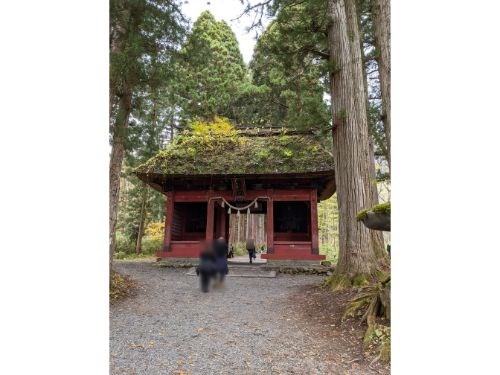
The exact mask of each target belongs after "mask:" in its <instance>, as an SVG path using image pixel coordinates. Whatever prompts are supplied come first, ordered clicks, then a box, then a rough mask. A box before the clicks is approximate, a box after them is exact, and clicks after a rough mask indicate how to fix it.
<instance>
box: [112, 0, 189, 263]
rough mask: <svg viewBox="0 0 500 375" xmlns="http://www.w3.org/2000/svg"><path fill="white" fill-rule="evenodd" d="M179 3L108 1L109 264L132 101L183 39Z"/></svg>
mask: <svg viewBox="0 0 500 375" xmlns="http://www.w3.org/2000/svg"><path fill="white" fill-rule="evenodd" d="M183 31H184V28H183V17H182V14H181V13H180V10H179V7H178V5H177V2H175V1H167V0H111V1H110V90H109V91H110V100H109V102H110V135H111V157H110V164H109V236H110V237H109V263H110V268H111V266H112V259H113V253H114V250H115V231H116V222H117V216H118V203H119V198H120V173H121V169H122V163H123V159H124V156H125V152H126V150H127V147H128V130H129V120H130V114H131V111H132V109H133V100H134V97H135V96H136V95H137V92H138V91H139V90H140V89H144V87H145V86H147V85H148V84H150V83H152V81H154V80H155V78H157V77H156V76H155V74H156V72H157V69H156V67H158V65H156V64H155V65H153V64H152V62H157V63H159V65H163V66H165V65H168V64H169V63H170V57H171V55H172V53H173V51H174V50H175V48H176V46H177V45H178V44H179V43H180V42H181V39H182V36H183Z"/></svg>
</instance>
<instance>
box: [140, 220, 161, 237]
mask: <svg viewBox="0 0 500 375" xmlns="http://www.w3.org/2000/svg"><path fill="white" fill-rule="evenodd" d="M164 233H165V223H164V222H152V223H149V224H148V225H147V227H146V229H145V231H144V234H145V235H146V236H148V237H150V238H153V239H155V240H159V241H162V240H163V235H164Z"/></svg>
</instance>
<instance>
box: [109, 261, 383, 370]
mask: <svg viewBox="0 0 500 375" xmlns="http://www.w3.org/2000/svg"><path fill="white" fill-rule="evenodd" d="M115 269H116V270H117V271H118V272H120V273H122V274H126V275H129V276H131V277H132V278H133V279H134V280H135V281H136V282H137V284H138V291H137V293H136V295H135V296H134V297H131V298H127V299H125V300H123V301H121V302H117V303H116V304H113V305H112V306H111V309H110V330H111V332H110V353H111V357H110V365H111V374H379V373H386V372H385V371H383V369H382V370H380V368H372V367H368V366H366V365H362V366H360V365H359V364H357V363H356V362H359V358H356V355H359V353H355V355H354V356H353V355H351V354H350V353H347V354H346V353H342V352H343V345H345V344H346V343H345V342H343V341H342V340H340V338H339V340H337V341H336V340H335V338H334V337H333V339H332V335H331V334H329V333H328V334H326V333H325V334H323V333H322V332H329V330H330V327H328V326H326V327H324V326H323V328H321V327H318V326H317V325H316V327H314V325H315V324H314V323H311V324H308V321H307V319H308V315H307V314H305V313H303V312H301V309H302V306H300V303H299V304H297V298H300V296H301V295H302V294H304V288H312V286H313V285H316V284H318V283H319V282H321V280H322V277H319V276H306V275H294V276H290V275H279V276H278V277H277V278H274V279H260V278H252V279H248V278H229V279H228V280H227V281H226V284H225V285H224V286H223V287H222V288H219V289H215V290H213V291H212V292H210V293H207V294H204V293H201V292H200V290H199V286H198V278H197V277H193V276H187V275H185V273H186V270H185V269H171V268H157V267H155V266H154V265H153V264H151V263H140V262H130V263H127V262H120V263H117V264H116V266H115ZM304 315H305V318H304ZM309 315H310V313H309ZM310 320H311V321H314V317H310ZM322 330H323V331H322ZM362 362H363V363H364V362H366V361H365V360H363V361H362Z"/></svg>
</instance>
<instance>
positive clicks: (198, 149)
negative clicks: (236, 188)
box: [136, 131, 334, 176]
mask: <svg viewBox="0 0 500 375" xmlns="http://www.w3.org/2000/svg"><path fill="white" fill-rule="evenodd" d="M333 170H334V167H333V156H332V154H331V153H330V152H328V151H327V150H326V149H325V148H324V147H323V146H322V145H321V144H320V142H319V140H318V139H317V138H316V137H314V136H313V135H305V134H293V135H290V134H286V132H283V133H281V134H279V135H276V134H274V135H266V136H255V134H253V135H251V136H249V135H248V134H245V133H242V132H239V131H230V132H229V133H224V134H214V133H210V132H209V133H200V132H198V133H196V132H184V133H183V134H182V135H180V136H179V137H177V138H176V139H175V140H174V141H173V143H172V144H171V145H170V146H169V147H168V148H167V149H165V150H163V151H160V152H159V153H158V154H157V155H156V156H154V157H153V158H151V159H149V160H148V161H147V162H146V163H144V164H142V165H140V166H139V167H138V168H137V169H136V173H138V174H160V175H170V176H176V175H177V176H197V175H272V174H308V173H317V172H331V174H332V175H333Z"/></svg>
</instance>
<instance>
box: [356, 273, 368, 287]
mask: <svg viewBox="0 0 500 375" xmlns="http://www.w3.org/2000/svg"><path fill="white" fill-rule="evenodd" d="M368 284H370V275H368V274H366V273H358V274H357V275H355V276H354V277H353V278H352V286H354V287H360V286H365V285H368Z"/></svg>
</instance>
